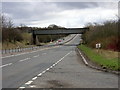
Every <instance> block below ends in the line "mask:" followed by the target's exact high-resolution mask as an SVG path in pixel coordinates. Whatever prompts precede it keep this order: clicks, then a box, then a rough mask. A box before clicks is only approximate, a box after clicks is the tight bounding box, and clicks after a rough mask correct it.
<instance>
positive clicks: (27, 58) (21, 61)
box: [19, 58, 30, 62]
mask: <svg viewBox="0 0 120 90" xmlns="http://www.w3.org/2000/svg"><path fill="white" fill-rule="evenodd" d="M29 59H30V58H25V59H22V60H20V61H19V62H23V61H26V60H29Z"/></svg>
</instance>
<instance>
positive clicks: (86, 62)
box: [76, 47, 120, 75]
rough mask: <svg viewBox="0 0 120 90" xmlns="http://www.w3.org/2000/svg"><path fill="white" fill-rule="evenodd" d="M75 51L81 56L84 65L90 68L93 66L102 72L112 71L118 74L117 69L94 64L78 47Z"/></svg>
mask: <svg viewBox="0 0 120 90" xmlns="http://www.w3.org/2000/svg"><path fill="white" fill-rule="evenodd" d="M76 51H77V52H78V53H79V55H80V56H81V58H82V60H83V62H84V64H85V65H86V66H88V67H90V68H93V69H97V70H101V71H104V72H110V73H114V74H117V75H119V74H120V72H118V71H112V70H108V69H104V68H102V67H100V66H99V65H96V64H95V63H93V62H92V61H91V60H90V59H89V58H88V57H87V56H86V55H85V53H84V52H82V51H81V50H80V49H79V48H78V47H77V48H76Z"/></svg>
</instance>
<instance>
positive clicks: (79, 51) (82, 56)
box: [77, 48, 88, 65]
mask: <svg viewBox="0 0 120 90" xmlns="http://www.w3.org/2000/svg"><path fill="white" fill-rule="evenodd" d="M77 49H78V48H77ZM78 52H79V53H80V55H81V57H82V59H83V61H84V63H85V64H86V65H88V62H87V61H86V59H85V58H84V56H83V55H82V53H81V52H80V50H79V49H78Z"/></svg>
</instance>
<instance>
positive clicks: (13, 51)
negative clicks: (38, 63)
mask: <svg viewBox="0 0 120 90" xmlns="http://www.w3.org/2000/svg"><path fill="white" fill-rule="evenodd" d="M41 47H43V46H36V47H29V48H11V49H4V50H1V53H2V54H10V53H17V52H24V51H28V50H37V49H38V48H41Z"/></svg>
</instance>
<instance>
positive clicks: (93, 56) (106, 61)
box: [78, 45, 120, 70]
mask: <svg viewBox="0 0 120 90" xmlns="http://www.w3.org/2000/svg"><path fill="white" fill-rule="evenodd" d="M78 48H80V49H81V50H82V51H83V52H84V53H85V54H86V55H87V56H88V58H89V59H90V60H91V61H93V62H95V63H97V64H99V65H100V66H102V67H106V68H108V69H111V70H120V66H119V65H118V63H120V61H118V52H113V51H107V50H99V51H97V50H96V49H91V48H89V47H87V46H85V45H80V46H78Z"/></svg>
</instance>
